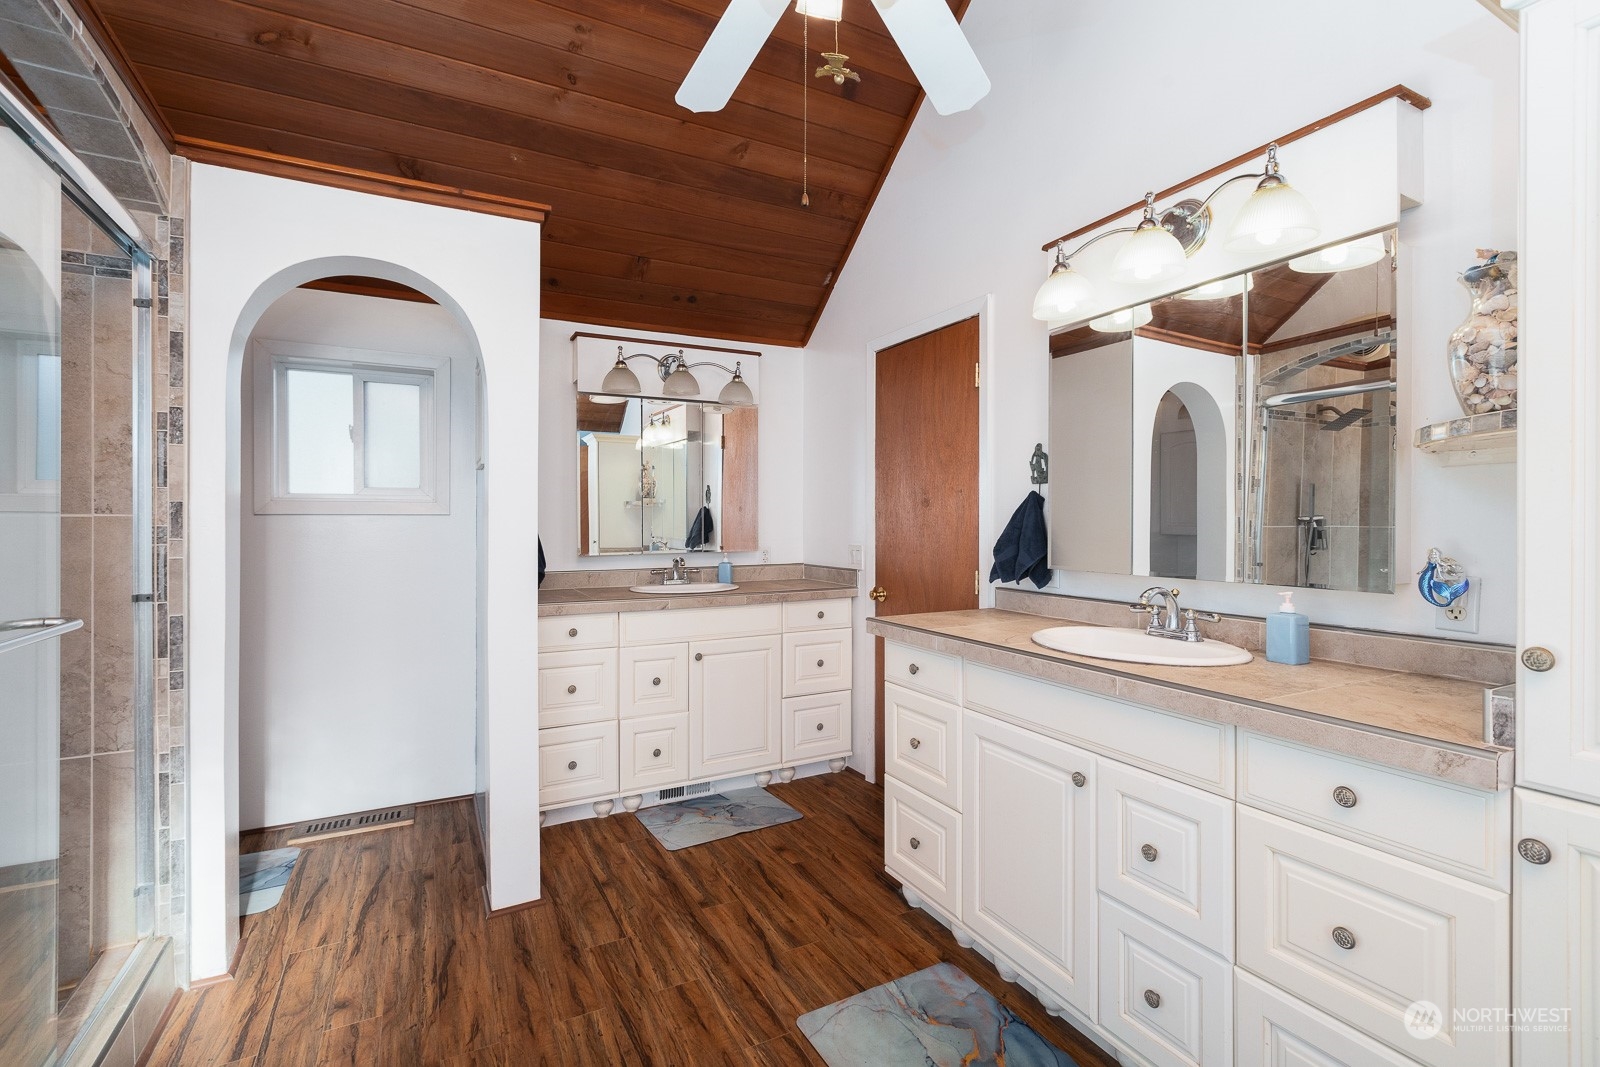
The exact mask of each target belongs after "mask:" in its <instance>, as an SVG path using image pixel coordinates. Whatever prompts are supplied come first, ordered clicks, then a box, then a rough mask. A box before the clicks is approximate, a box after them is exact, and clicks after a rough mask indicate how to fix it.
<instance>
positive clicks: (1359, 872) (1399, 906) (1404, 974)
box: [1238, 806, 1511, 1067]
mask: <svg viewBox="0 0 1600 1067" xmlns="http://www.w3.org/2000/svg"><path fill="white" fill-rule="evenodd" d="M1238 834H1239V890H1238V909H1239V910H1238V931H1239V943H1238V952H1239V964H1240V965H1241V966H1243V967H1248V968H1249V969H1250V970H1251V971H1253V972H1255V973H1256V974H1257V975H1259V976H1260V977H1262V978H1265V979H1267V980H1268V981H1270V982H1272V983H1274V984H1276V985H1278V986H1279V987H1281V988H1283V989H1285V990H1287V991H1288V992H1290V993H1293V994H1295V995H1296V996H1298V997H1299V998H1300V999H1302V1000H1305V1001H1308V1002H1309V1003H1312V1004H1316V1005H1318V1006H1319V1007H1321V1008H1322V1009H1323V1010H1325V1011H1327V1012H1328V1013H1330V1014H1331V1015H1333V1016H1334V1017H1335V1018H1338V1019H1340V1020H1342V1021H1344V1022H1347V1023H1349V1024H1350V1025H1352V1026H1354V1027H1355V1028H1356V1029H1358V1030H1361V1031H1363V1032H1365V1033H1367V1034H1369V1035H1371V1036H1372V1037H1375V1038H1377V1039H1378V1040H1380V1041H1382V1042H1384V1043H1386V1044H1388V1045H1390V1046H1392V1047H1394V1048H1396V1049H1399V1050H1401V1051H1403V1052H1404V1053H1405V1054H1406V1055H1408V1056H1411V1057H1413V1058H1415V1059H1417V1060H1419V1061H1421V1062H1423V1063H1428V1064H1433V1065H1435V1067H1496V1065H1502V1064H1505V1063H1508V1062H1509V1059H1510V1053H1511V1046H1510V1035H1509V1034H1506V1033H1495V1032H1480V1031H1476V1030H1474V1029H1473V1027H1472V1026H1470V1025H1469V1026H1466V1027H1459V1026H1458V1025H1457V1024H1455V1023H1454V1022H1453V1021H1452V1020H1456V1019H1459V1018H1463V1017H1468V1018H1470V1017H1471V1014H1472V1013H1473V1012H1474V1011H1479V1012H1481V1011H1484V1010H1487V1009H1502V1008H1504V1007H1505V1006H1506V1005H1507V1004H1509V1003H1510V998H1511V988H1510V979H1511V931H1510V899H1509V898H1508V897H1507V895H1506V894H1504V893H1500V892H1496V891H1495V890H1492V889H1488V888H1485V887H1484V886H1480V885H1475V884H1473V883H1471V882H1467V881H1465V880H1463V879H1460V878H1454V877H1451V876H1450V875H1446V874H1440V873H1438V872H1437V871H1433V870H1429V869H1428V868H1426V867H1422V866H1420V865H1418V864H1415V863H1409V862H1407V861H1405V860H1400V859H1395V858H1393V857H1391V856H1387V855H1385V854H1384V853H1381V852H1378V851H1375V850H1374V849H1370V848H1367V847H1365V846H1363V845H1356V844H1351V843H1350V842H1347V841H1343V840H1340V839H1339V838H1337V837H1334V836H1332V835H1331V834H1326V833H1323V832H1322V831H1320V830H1313V829H1311V828H1309V827H1304V826H1300V825H1299V824H1297V823H1292V822H1289V821H1288V820H1286V819H1280V818H1278V817H1277V816H1275V815H1267V814H1264V813H1262V812H1258V811H1254V810H1253V809H1251V808H1247V807H1243V806H1241V807H1240V808H1239V815H1238ZM1417 1001H1429V1002H1430V1003H1432V1004H1435V1005H1437V1006H1438V1008H1439V1011H1440V1015H1441V1020H1442V1022H1443V1028H1442V1029H1441V1030H1440V1031H1439V1033H1438V1035H1437V1036H1435V1037H1433V1038H1432V1039H1428V1040H1419V1039H1417V1038H1415V1037H1412V1036H1410V1035H1409V1034H1408V1033H1407V1031H1406V1028H1405V1015H1406V1009H1407V1008H1408V1007H1409V1006H1410V1005H1411V1004H1413V1003H1415V1002H1417ZM1458 1012H1461V1013H1465V1014H1464V1015H1458V1014H1457V1013H1458ZM1489 1029H1490V1030H1492V1028H1489Z"/></svg>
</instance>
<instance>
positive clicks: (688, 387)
mask: <svg viewBox="0 0 1600 1067" xmlns="http://www.w3.org/2000/svg"><path fill="white" fill-rule="evenodd" d="M632 359H648V360H650V361H651V362H652V363H654V364H655V365H656V374H657V375H658V376H659V377H660V378H661V381H662V388H661V391H662V392H663V393H664V394H666V395H667V396H676V397H693V396H699V395H700V382H699V380H698V379H697V378H695V376H694V375H693V374H692V373H690V370H689V368H690V367H715V368H717V369H718V370H720V371H722V372H723V373H725V374H727V375H729V376H730V377H729V380H728V384H727V385H724V386H723V387H722V392H721V393H719V394H717V403H719V404H723V405H726V406H727V407H749V406H751V405H753V404H754V403H755V402H756V398H755V394H754V393H753V392H751V391H750V386H749V384H748V383H746V382H745V380H744V375H743V374H742V373H740V372H741V369H742V367H743V363H738V362H736V363H734V365H733V367H732V369H731V370H730V369H729V368H727V367H724V366H723V365H722V364H720V363H716V362H713V361H711V360H709V359H707V360H701V361H700V362H699V363H690V362H689V361H688V359H686V358H685V357H684V354H683V350H682V349H679V350H678V351H677V352H674V353H670V354H668V355H665V356H652V355H651V354H650V353H648V352H635V353H634V354H633V355H631V356H625V355H623V354H622V346H621V345H618V346H617V361H616V362H615V363H613V364H612V365H611V369H610V370H608V371H606V376H605V377H604V378H603V379H601V381H600V391H601V392H603V393H622V394H628V395H633V396H637V395H639V394H640V393H641V392H643V387H642V386H640V384H639V376H638V375H637V374H635V373H633V368H631V367H629V366H628V361H629V360H632Z"/></svg>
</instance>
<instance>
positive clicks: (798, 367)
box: [539, 319, 849, 571]
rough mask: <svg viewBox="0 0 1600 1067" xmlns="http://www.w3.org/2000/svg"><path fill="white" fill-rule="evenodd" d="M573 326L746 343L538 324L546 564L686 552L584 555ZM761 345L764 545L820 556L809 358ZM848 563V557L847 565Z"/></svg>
mask: <svg viewBox="0 0 1600 1067" xmlns="http://www.w3.org/2000/svg"><path fill="white" fill-rule="evenodd" d="M574 332H589V333H622V334H626V335H627V336H629V337H639V338H645V339H650V340H669V341H682V342H684V343H685V344H705V345H713V346H717V347H723V348H727V347H736V348H737V347H747V346H744V345H740V344H735V343H734V342H731V341H724V340H719V339H718V338H715V337H694V336H690V335H686V334H664V333H653V332H651V331H649V330H622V331H619V330H617V329H615V328H613V327H606V326H586V325H583V324H582V323H576V322H562V321H559V320H556V319H546V320H544V321H543V322H541V323H540V324H539V364H540V367H539V375H540V377H539V455H540V457H541V461H540V470H539V515H540V524H541V528H540V530H539V536H540V537H541V538H542V539H543V540H544V557H545V564H546V565H547V566H548V567H549V568H550V569H551V570H553V571H557V570H585V569H592V570H605V569H616V568H631V567H652V566H660V565H661V561H662V560H664V559H668V558H670V557H672V556H674V555H680V554H683V553H682V550H679V551H677V552H664V553H656V554H654V555H641V556H602V557H591V556H579V555H578V432H577V408H576V404H577V389H576V388H575V387H574V386H573V384H572V341H571V340H570V338H571V337H572V335H573V333H574ZM760 351H761V385H760V390H761V391H760V394H759V396H758V397H757V400H758V402H759V403H760V408H761V411H760V416H759V419H758V424H759V427H760V431H759V437H758V440H757V444H756V447H757V449H758V451H759V452H760V464H761V474H760V487H759V490H758V491H759V493H760V498H761V500H760V508H759V510H758V511H757V514H756V522H757V524H758V526H759V527H760V533H761V545H762V547H763V548H765V549H766V550H767V555H768V558H769V561H770V562H772V563H805V562H815V561H814V560H811V559H809V558H808V557H807V556H806V554H805V551H806V550H805V520H804V514H805V510H804V504H805V501H804V499H803V496H804V485H805V469H806V457H805V445H806V438H805V433H804V429H805V408H804V406H803V403H802V402H803V399H804V397H805V380H806V373H805V368H806V365H807V364H806V359H807V357H806V355H805V354H804V353H803V352H802V351H801V350H800V349H798V348H773V347H763V348H761V349H760ZM711 358H716V357H711ZM718 361H719V362H721V360H720V359H719V360H718ZM641 373H642V372H641ZM700 377H701V384H703V385H705V386H706V387H707V388H710V387H711V386H712V384H713V383H715V384H716V385H717V386H718V387H719V388H720V386H721V384H722V378H721V373H720V372H719V371H714V370H710V371H706V372H705V374H704V375H700ZM825 499H826V498H825ZM821 506H824V507H826V506H827V505H826V503H824V504H823V505H821ZM721 558H722V556H721V554H720V553H717V552H698V553H689V554H688V560H689V563H690V565H691V566H697V567H699V566H714V565H715V564H716V562H717V561H718V560H720V559H721ZM728 558H729V559H731V560H732V561H733V562H734V564H735V565H740V564H752V563H760V562H761V553H760V552H759V551H758V552H732V553H729V557H728ZM848 563H849V558H848V555H847V556H846V559H845V564H844V565H848Z"/></svg>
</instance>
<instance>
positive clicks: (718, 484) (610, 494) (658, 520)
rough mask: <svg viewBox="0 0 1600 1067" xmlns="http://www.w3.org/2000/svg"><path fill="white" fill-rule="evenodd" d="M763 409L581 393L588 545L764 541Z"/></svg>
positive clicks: (724, 545) (748, 546) (606, 552)
mask: <svg viewBox="0 0 1600 1067" xmlns="http://www.w3.org/2000/svg"><path fill="white" fill-rule="evenodd" d="M756 410H757V409H756V408H754V407H740V408H728V407H723V406H721V405H717V404H710V403H704V402H701V401H697V400H678V399H671V398H667V399H657V398H653V397H622V396H608V395H605V394H601V393H579V394H578V416H577V424H578V545H579V551H580V554H582V555H585V556H616V555H637V554H641V553H648V552H671V553H682V552H686V551H689V552H692V551H715V552H734V551H748V550H752V549H755V548H757V547H758V544H759V542H758V539H757V536H756V509H755V503H756Z"/></svg>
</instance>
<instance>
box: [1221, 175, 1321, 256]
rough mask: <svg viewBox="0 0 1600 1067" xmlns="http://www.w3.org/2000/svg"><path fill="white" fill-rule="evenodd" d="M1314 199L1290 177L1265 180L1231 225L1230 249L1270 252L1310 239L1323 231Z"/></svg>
mask: <svg viewBox="0 0 1600 1067" xmlns="http://www.w3.org/2000/svg"><path fill="white" fill-rule="evenodd" d="M1321 232H1322V229H1321V226H1320V224H1319V223H1318V222H1317V212H1316V209H1315V208H1313V207H1312V206H1311V201H1309V200H1307V199H1306V198H1305V197H1304V196H1302V195H1300V191H1299V190H1298V189H1296V188H1294V187H1293V186H1292V185H1290V184H1289V183H1288V182H1286V181H1281V180H1280V181H1277V182H1272V181H1265V182H1263V183H1262V184H1261V185H1260V186H1259V187H1258V188H1257V189H1256V191H1255V192H1254V193H1251V194H1250V199H1249V200H1246V201H1245V202H1244V207H1242V208H1240V209H1239V213H1238V214H1237V215H1235V216H1234V217H1233V225H1231V226H1229V227H1228V239H1227V241H1226V242H1225V243H1224V247H1225V248H1226V249H1227V250H1228V251H1229V252H1269V251H1271V250H1273V249H1275V248H1287V247H1288V246H1290V245H1295V244H1300V243H1301V242H1303V241H1309V240H1311V239H1312V238H1314V237H1316V236H1317V234H1319V233H1321Z"/></svg>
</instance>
